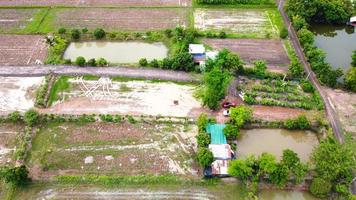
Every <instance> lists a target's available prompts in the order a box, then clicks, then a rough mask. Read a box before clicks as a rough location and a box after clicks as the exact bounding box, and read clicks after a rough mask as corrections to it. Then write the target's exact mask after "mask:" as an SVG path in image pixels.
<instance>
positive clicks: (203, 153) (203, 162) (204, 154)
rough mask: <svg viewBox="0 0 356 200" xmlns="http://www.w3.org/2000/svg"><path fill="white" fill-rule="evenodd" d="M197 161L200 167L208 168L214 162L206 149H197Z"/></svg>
mask: <svg viewBox="0 0 356 200" xmlns="http://www.w3.org/2000/svg"><path fill="white" fill-rule="evenodd" d="M197 160H198V163H199V164H200V166H202V167H208V166H210V165H211V163H212V162H213V161H214V155H213V153H212V152H211V151H210V150H209V149H208V148H199V149H198V153H197Z"/></svg>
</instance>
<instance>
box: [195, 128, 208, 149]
mask: <svg viewBox="0 0 356 200" xmlns="http://www.w3.org/2000/svg"><path fill="white" fill-rule="evenodd" d="M195 138H196V139H197V143H198V147H207V146H208V145H209V144H210V135H209V134H208V133H205V132H200V133H199V134H198V135H197V136H195Z"/></svg>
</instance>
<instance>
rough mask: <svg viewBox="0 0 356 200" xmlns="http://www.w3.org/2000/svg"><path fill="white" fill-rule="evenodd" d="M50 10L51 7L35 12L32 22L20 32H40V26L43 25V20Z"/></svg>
mask: <svg viewBox="0 0 356 200" xmlns="http://www.w3.org/2000/svg"><path fill="white" fill-rule="evenodd" d="M49 12H50V8H43V9H40V10H39V11H38V12H36V13H35V15H34V17H33V20H32V22H31V23H30V24H28V25H27V26H26V28H25V29H23V30H22V31H20V33H25V34H29V33H39V31H38V30H39V28H40V27H42V26H41V25H42V23H43V21H44V20H45V19H46V17H47V15H48V13H49Z"/></svg>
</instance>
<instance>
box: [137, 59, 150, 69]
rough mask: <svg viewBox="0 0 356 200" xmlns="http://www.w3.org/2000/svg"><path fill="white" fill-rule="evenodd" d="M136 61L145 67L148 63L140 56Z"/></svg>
mask: <svg viewBox="0 0 356 200" xmlns="http://www.w3.org/2000/svg"><path fill="white" fill-rule="evenodd" d="M138 63H139V64H140V65H141V66H142V67H146V66H147V65H148V61H147V59H146V58H141V59H140V60H139V61H138Z"/></svg>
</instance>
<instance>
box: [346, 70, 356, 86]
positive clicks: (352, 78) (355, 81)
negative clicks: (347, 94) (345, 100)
mask: <svg viewBox="0 0 356 200" xmlns="http://www.w3.org/2000/svg"><path fill="white" fill-rule="evenodd" d="M344 84H345V87H346V89H348V90H351V91H353V92H356V67H351V68H350V69H349V70H348V71H347V72H346V74H345V77H344Z"/></svg>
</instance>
